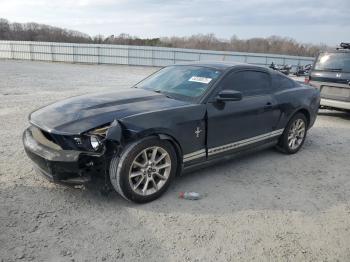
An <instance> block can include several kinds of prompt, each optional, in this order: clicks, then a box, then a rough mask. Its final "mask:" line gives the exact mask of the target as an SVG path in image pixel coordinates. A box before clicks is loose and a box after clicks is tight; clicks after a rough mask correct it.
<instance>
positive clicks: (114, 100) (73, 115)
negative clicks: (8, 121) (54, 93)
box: [29, 88, 189, 135]
mask: <svg viewBox="0 0 350 262" xmlns="http://www.w3.org/2000/svg"><path fill="white" fill-rule="evenodd" d="M187 105H189V103H187V102H183V101H179V100H175V99H171V98H168V97H166V96H164V95H162V94H157V93H155V92H153V91H147V90H144V89H138V88H130V89H126V90H123V91H117V92H110V93H96V94H88V95H83V96H76V97H72V98H68V99H65V100H62V101H59V102H56V103H53V104H50V105H48V106H45V107H43V108H40V109H38V110H36V111H34V112H32V113H31V114H30V115H29V121H30V123H31V124H33V125H35V126H37V127H39V128H41V129H43V130H45V131H47V132H50V133H55V134H62V135H73V134H81V133H83V132H85V131H88V130H90V129H93V128H95V127H98V126H101V125H104V124H106V123H109V122H112V121H113V120H115V119H116V120H120V119H123V118H124V117H129V116H132V115H135V114H142V113H149V112H152V111H159V110H165V109H171V108H175V107H183V106H187Z"/></svg>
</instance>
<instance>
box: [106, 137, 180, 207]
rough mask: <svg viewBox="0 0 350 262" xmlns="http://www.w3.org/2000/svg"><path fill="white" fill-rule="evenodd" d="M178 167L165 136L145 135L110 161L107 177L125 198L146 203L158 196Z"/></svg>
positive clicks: (173, 151) (173, 152)
mask: <svg viewBox="0 0 350 262" xmlns="http://www.w3.org/2000/svg"><path fill="white" fill-rule="evenodd" d="M176 169H177V159H176V153H175V150H174V148H173V147H172V145H171V144H170V143H169V142H168V141H166V140H160V139H157V138H145V139H141V140H139V141H136V142H134V143H132V144H130V145H129V146H127V147H126V148H125V149H124V151H123V152H122V154H121V156H120V157H118V156H114V157H113V159H112V161H111V164H110V169H109V172H110V179H111V182H112V185H113V187H114V188H115V190H116V191H117V192H118V193H119V194H120V195H122V196H123V197H124V198H126V199H128V200H131V201H134V202H137V203H145V202H149V201H152V200H154V199H156V198H158V197H160V196H161V195H162V194H163V193H164V192H165V191H166V189H167V188H168V186H169V184H170V182H171V180H172V178H173V177H174V176H175V173H176Z"/></svg>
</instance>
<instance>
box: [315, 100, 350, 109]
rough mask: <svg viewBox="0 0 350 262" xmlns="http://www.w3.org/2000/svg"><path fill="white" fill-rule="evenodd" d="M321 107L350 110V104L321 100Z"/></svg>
mask: <svg viewBox="0 0 350 262" xmlns="http://www.w3.org/2000/svg"><path fill="white" fill-rule="evenodd" d="M321 106H325V107H332V108H338V109H345V110H350V102H345V101H339V100H333V99H327V98H321Z"/></svg>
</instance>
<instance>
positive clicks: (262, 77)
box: [221, 71, 271, 96]
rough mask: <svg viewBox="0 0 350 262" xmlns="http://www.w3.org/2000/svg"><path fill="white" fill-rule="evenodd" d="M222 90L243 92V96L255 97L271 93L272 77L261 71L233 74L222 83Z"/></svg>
mask: <svg viewBox="0 0 350 262" xmlns="http://www.w3.org/2000/svg"><path fill="white" fill-rule="evenodd" d="M221 86H222V89H231V90H237V91H240V92H242V94H243V96H255V95H262V94H266V93H270V91H271V88H270V76H269V75H268V74H267V73H264V72H259V71H240V72H233V73H231V74H229V75H228V76H226V77H225V78H224V79H223V81H222V85H221Z"/></svg>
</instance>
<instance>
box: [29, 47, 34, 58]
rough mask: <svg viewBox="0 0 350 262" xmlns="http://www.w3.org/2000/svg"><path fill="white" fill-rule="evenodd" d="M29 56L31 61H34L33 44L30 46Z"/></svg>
mask: <svg viewBox="0 0 350 262" xmlns="http://www.w3.org/2000/svg"><path fill="white" fill-rule="evenodd" d="M29 56H30V60H31V61H33V44H29Z"/></svg>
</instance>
